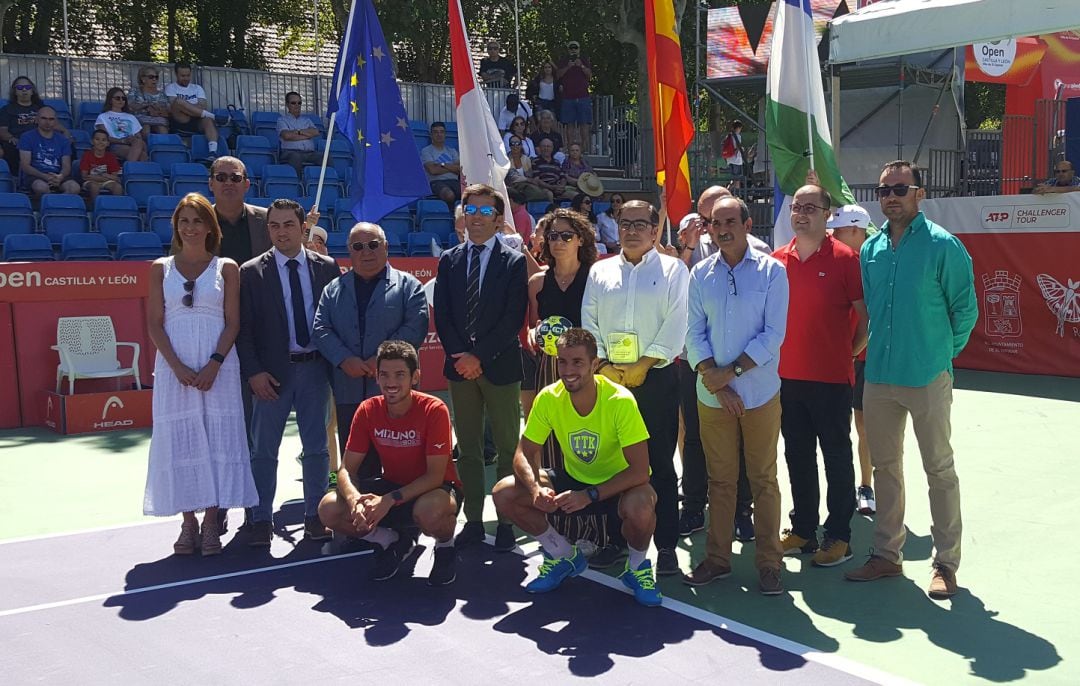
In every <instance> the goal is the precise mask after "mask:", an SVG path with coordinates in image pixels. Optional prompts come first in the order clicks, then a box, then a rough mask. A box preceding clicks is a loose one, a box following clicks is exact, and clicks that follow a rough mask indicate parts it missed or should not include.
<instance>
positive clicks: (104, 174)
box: [79, 129, 123, 205]
mask: <svg viewBox="0 0 1080 686" xmlns="http://www.w3.org/2000/svg"><path fill="white" fill-rule="evenodd" d="M90 145H91V147H90V149H89V150H87V151H86V152H84V153H83V156H82V159H81V160H79V172H80V174H81V175H82V179H83V184H82V189H83V193H85V194H86V197H87V198H88V199H89V201H90V204H91V205H93V204H94V199H95V198H97V196H98V194H99V193H106V194H111V195H121V194H122V193H123V189H122V188H121V186H120V161H119V160H117V159H116V155H113V154H112V153H111V152H109V134H107V133H105V131H104V130H102V129H98V130H97V131H94V135H93V136H92V137H91V138H90Z"/></svg>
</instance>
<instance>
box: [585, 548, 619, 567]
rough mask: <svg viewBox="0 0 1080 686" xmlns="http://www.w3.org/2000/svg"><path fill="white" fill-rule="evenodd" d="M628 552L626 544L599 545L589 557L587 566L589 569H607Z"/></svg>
mask: <svg viewBox="0 0 1080 686" xmlns="http://www.w3.org/2000/svg"><path fill="white" fill-rule="evenodd" d="M627 554H628V551H627V550H626V546H621V545H616V544H614V543H610V544H608V545H605V546H601V547H599V548H597V549H596V552H595V553H593V554H592V557H590V558H589V567H590V568H591V569H607V568H608V567H610V566H612V565H613V564H615V563H616V562H619V561H620V560H622V559H624V558H625V557H626V556H627Z"/></svg>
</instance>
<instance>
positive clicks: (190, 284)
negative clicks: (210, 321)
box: [181, 281, 195, 307]
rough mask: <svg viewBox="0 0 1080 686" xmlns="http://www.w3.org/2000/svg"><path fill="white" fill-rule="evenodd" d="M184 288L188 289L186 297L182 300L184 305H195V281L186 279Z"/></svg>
mask: <svg viewBox="0 0 1080 686" xmlns="http://www.w3.org/2000/svg"><path fill="white" fill-rule="evenodd" d="M184 290H185V291H187V293H186V294H185V295H184V298H183V300H182V301H181V302H183V303H184V305H186V306H187V307H194V306H195V282H194V281H185V282H184Z"/></svg>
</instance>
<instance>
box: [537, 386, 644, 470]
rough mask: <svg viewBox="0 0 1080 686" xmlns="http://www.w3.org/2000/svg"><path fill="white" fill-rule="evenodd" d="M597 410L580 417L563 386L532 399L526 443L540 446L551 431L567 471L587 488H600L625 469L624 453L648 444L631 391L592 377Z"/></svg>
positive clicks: (550, 388)
mask: <svg viewBox="0 0 1080 686" xmlns="http://www.w3.org/2000/svg"><path fill="white" fill-rule="evenodd" d="M595 378H596V405H594V406H593V409H592V411H591V412H589V414H588V415H586V416H584V417H582V416H581V415H580V414H578V411H577V410H576V409H574V404H573V402H571V400H570V393H569V392H567V390H566V387H565V386H563V382H562V381H559V382H557V383H554V384H552V385H550V386H547V387H546V388H544V389H543V390H541V391H540V392H539V393H537V394H536V400H535V401H533V406H532V412H531V413H530V414H529V421H528V423H526V425H525V438H527V439H529V440H530V441H532V442H533V443H540V444H543V443H544V441H546V440H547V438H548V436H549V435H550V434H551V433H552V432H555V438H556V439H557V440H558V441H559V446H560V447H561V448H562V453H563V465H564V466H565V468H566V472H567V473H568V474H569V475H570V476H571V477H573V478H574V479H577V480H578V481H580V482H582V483H586V484H601V483H604V482H605V481H607V480H608V479H610V478H611V477H613V476H615V475H616V474H618V473H619V472H621V471H623V470H624V469H626V468H627V467H628V466H629V465H628V463H627V462H626V456H625V455H623V448H625V447H627V446H631V445H634V444H635V443H640V442H641V441H644V440H648V438H649V431H648V429H646V428H645V420H644V419H642V418H641V412H639V411H638V406H637V400H635V399H634V396H633V395H632V394H631V393H630V391H628V390H626V389H625V388H623V387H622V386H619V385H618V384H615V383H613V382H612V381H610V380H609V379H608V378H607V377H605V376H600V375H597V376H596V377H595Z"/></svg>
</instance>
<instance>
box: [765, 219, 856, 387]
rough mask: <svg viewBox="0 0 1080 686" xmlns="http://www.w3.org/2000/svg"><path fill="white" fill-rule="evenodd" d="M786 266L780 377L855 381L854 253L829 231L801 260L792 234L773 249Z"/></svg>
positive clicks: (799, 379) (848, 382)
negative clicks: (786, 240) (783, 332)
mask: <svg viewBox="0 0 1080 686" xmlns="http://www.w3.org/2000/svg"><path fill="white" fill-rule="evenodd" d="M773 257H775V258H776V259H778V260H780V261H781V262H783V263H784V266H785V267H786V268H787V277H788V289H789V293H790V297H789V299H788V320H787V335H786V337H785V338H784V343H783V345H781V346H780V378H782V379H792V380H798V381H821V382H824V383H847V384H849V385H854V384H855V365H854V363H853V362H852V358H851V341H852V339H853V338H854V337H855V319H854V318H853V317H852V312H853V309H852V307H851V303H853V302H857V301H859V300H862V299H863V289H862V273H861V272H860V270H859V256H858V255H856V254H855V251H853V250H852V249H851V248H849V247H847V246H846V245H844V244H843V243H841V242H840V241H838V240H836V239H834V238H833V237H832V236H826V237H825V240H824V241H822V243H821V246H820V247H819V248H818V249H817V252H815V253H814V254H813V255H810V257H809V258H807V259H806V260H800V259H799V256H798V254H797V252H796V250H795V239H794V238H793V239H791V242H790V243H788V244H787V245H785V246H784V247H782V248H780V249H778V250H777V251H776V252H774V253H773Z"/></svg>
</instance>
